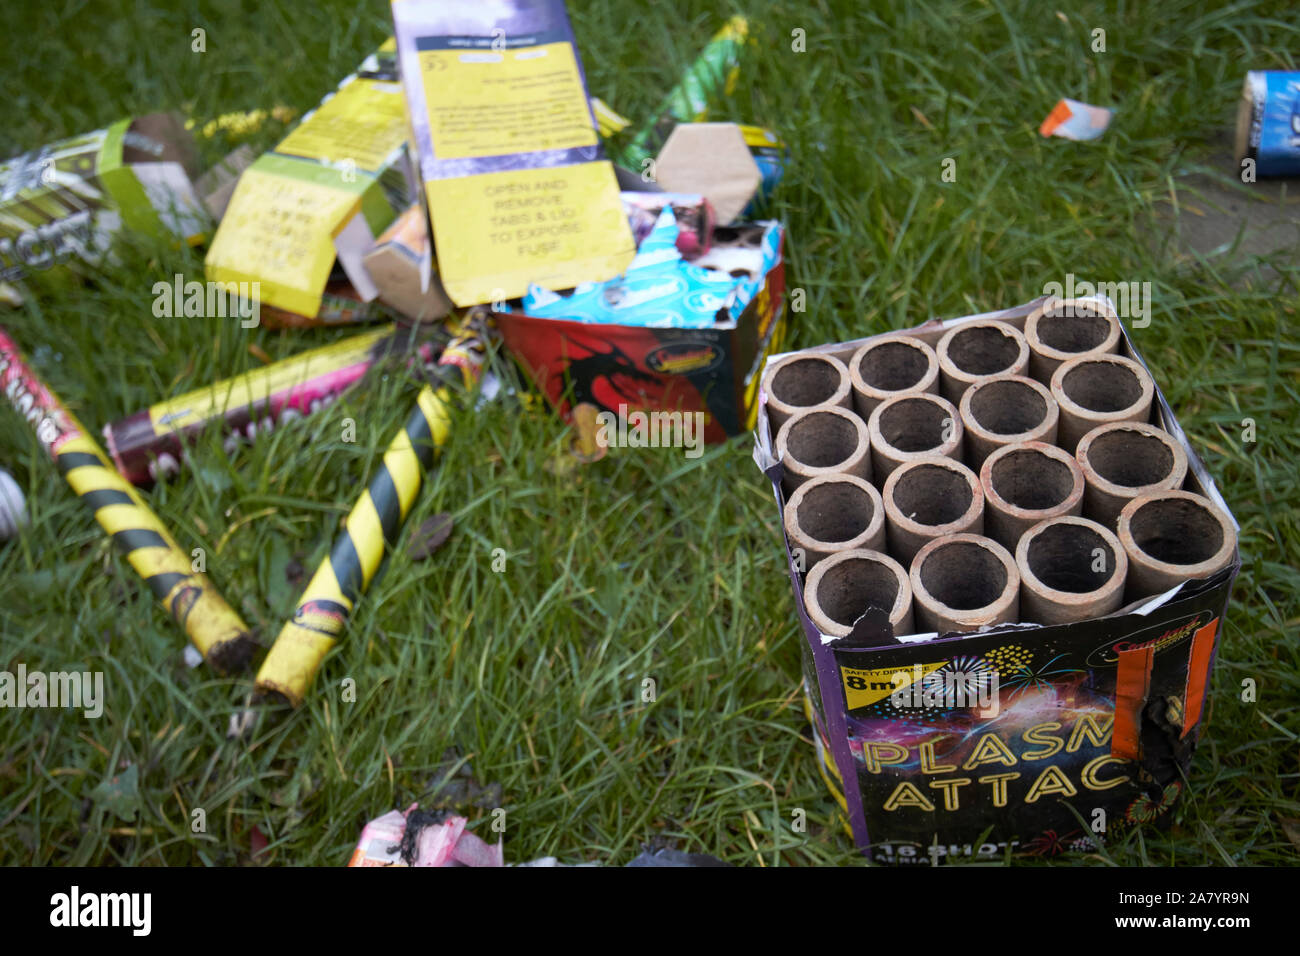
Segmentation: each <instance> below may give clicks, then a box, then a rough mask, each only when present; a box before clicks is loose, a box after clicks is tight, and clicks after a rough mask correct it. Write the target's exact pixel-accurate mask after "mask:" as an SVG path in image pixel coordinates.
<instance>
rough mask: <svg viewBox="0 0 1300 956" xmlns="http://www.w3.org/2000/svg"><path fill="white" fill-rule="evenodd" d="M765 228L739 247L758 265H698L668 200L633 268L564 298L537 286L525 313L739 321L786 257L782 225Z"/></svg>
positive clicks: (653, 321) (618, 320)
mask: <svg viewBox="0 0 1300 956" xmlns="http://www.w3.org/2000/svg"><path fill="white" fill-rule="evenodd" d="M761 229H762V231H761V233H760V234H759V235H758V242H757V244H756V245H755V246H754V248H753V249H752V250H743V249H742V250H736V252H737V260H739V259H741V258H745V257H746V256H747V257H748V258H749V259H750V260H751V261H750V268H748V269H742V268H736V269H731V270H728V269H711V268H707V267H705V266H702V265H699V264H698V263H699V261H700V260H698V259H697V260H696V263H690V262H687V261H685V260H684V259H683V258H682V254H681V252H680V251H679V249H678V235H679V232H680V230H679V229H678V226H677V221H676V219H675V218H674V216H673V209H672V206H671V205H665V206H664V207H663V208H662V210H661V211H660V213H659V218H658V220H657V221H656V222H655V225H654V228H653V229H652V230H651V232H650V235H649V236H647V237H646V238H645V241H643V242H642V243H641V246H640V248H639V249H637V254H636V258H635V259H633V260H632V264H631V265H630V266H628V268H627V272H626V273H624V274H623V275H621V276H618V277H617V278H614V279H610V280H609V281H608V282H591V283H586V284H584V285H581V286H579V287H578V288H576V289H574V290H573V292H572V293H571V294H569V295H563V296H562V295H559V294H557V293H554V292H551V291H549V290H547V289H543V288H541V287H540V286H530V287H529V289H528V292H527V293H526V294H525V295H524V298H523V308H524V312H526V313H527V314H528V315H531V316H536V317H538V318H560V319H572V320H574V321H578V322H593V323H603V324H615V325H642V326H647V327H650V328H675V329H683V328H687V329H696V328H710V327H712V326H714V325H716V324H717V323H719V322H730V323H734V322H735V321H736V320H737V319H738V318H739V317H740V316H741V315H742V314H743V313H744V311H745V309H746V308H747V307H748V305H749V303H750V302H751V301H752V300H753V298H754V294H755V293H756V292H757V291H758V289H759V287H760V286H761V285H762V282H763V277H764V276H766V275H767V273H768V272H770V271H771V270H772V268H773V267H774V266H775V265H776V263H777V261H778V260H779V259H780V256H781V226H780V224H779V223H775V222H770V223H763V224H761ZM736 264H737V266H738V265H739V261H737V262H736Z"/></svg>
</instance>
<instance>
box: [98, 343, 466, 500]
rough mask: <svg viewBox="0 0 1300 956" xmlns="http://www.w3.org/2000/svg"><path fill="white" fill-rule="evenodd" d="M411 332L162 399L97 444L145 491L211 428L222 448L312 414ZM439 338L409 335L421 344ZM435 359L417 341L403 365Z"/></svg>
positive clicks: (110, 428)
mask: <svg viewBox="0 0 1300 956" xmlns="http://www.w3.org/2000/svg"><path fill="white" fill-rule="evenodd" d="M411 331H412V330H411V329H410V328H409V327H403V326H397V327H394V326H391V325H390V326H387V327H386V328H382V329H378V330H376V331H372V332H367V333H365V334H363V335H356V336H352V337H351V338H347V339H343V340H342V341H339V342H335V343H334V344H333V345H327V346H324V347H323V348H318V349H312V350H311V351H309V352H303V353H301V354H299V355H294V356H291V357H289V358H286V359H283V360H282V361H279V362H275V363H273V364H271V365H267V366H264V367H262V368H257V369H254V370H253V371H251V372H246V373H244V374H243V375H239V376H236V377H235V378H230V379H225V380H223V381H220V382H216V383H214V384H212V385H209V386H207V387H206V388H201V389H198V390H196V391H193V392H189V393H187V394H185V395H181V396H179V397H177V398H171V399H168V400H166V401H164V402H160V403H158V404H156V405H152V406H150V407H149V408H147V409H145V410H144V411H140V412H136V413H135V414H134V415H131V416H130V417H128V418H124V419H121V420H120V421H116V422H111V423H110V424H108V425H105V426H104V444H105V445H107V447H108V452H109V454H110V455H112V456H113V461H114V463H115V464H116V465H117V467H118V470H119V471H121V472H122V474H123V476H125V477H126V479H127V480H128V481H130V482H131V483H132V484H136V485H148V484H150V483H152V482H153V481H155V480H160V479H162V478H165V477H166V476H167V475H168V474H170V473H172V472H175V471H179V470H180V467H181V464H180V463H181V461H182V460H184V457H185V446H186V445H187V444H188V443H190V442H192V441H193V440H194V439H195V438H196V437H197V436H198V435H199V434H200V433H202V432H203V431H204V429H206V428H208V427H209V426H211V425H213V424H214V423H220V424H219V427H220V428H221V430H222V431H223V433H228V435H229V437H227V439H226V441H227V444H228V445H229V443H230V442H231V441H232V440H233V441H236V442H237V441H238V438H237V435H240V434H247V436H248V437H250V438H251V437H252V436H253V434H254V433H259V432H265V431H269V430H270V429H271V428H272V427H274V426H275V425H276V424H277V423H278V422H280V421H281V420H283V419H289V418H293V417H302V416H305V415H311V414H313V413H314V412H315V411H317V410H318V409H320V408H322V407H323V406H325V405H327V404H329V403H330V402H333V401H334V400H335V399H337V398H338V397H339V396H340V395H342V394H343V392H345V391H346V390H347V389H349V388H350V387H351V386H352V385H353V384H355V383H356V382H357V381H358V380H359V379H360V378H361V377H362V376H363V375H365V374H366V373H367V372H368V371H369V370H370V369H371V368H372V367H373V366H374V365H375V364H376V363H377V362H381V361H384V360H385V359H387V358H388V357H389V356H391V355H393V354H394V353H396V352H399V351H401V352H405V351H407V347H408V346H409V345H411V344H412V343H411ZM440 331H441V330H440V329H437V328H435V329H433V330H432V331H429V330H426V329H417V330H416V332H417V334H418V335H419V336H420V337H421V339H427V338H429V337H430V336H432V337H433V338H435V339H436V338H437V337H438V336H439V334H440ZM436 354H437V353H436V349H435V347H434V344H433V342H430V341H418V342H416V343H415V344H414V351H413V352H412V353H411V354H410V355H409V356H408V358H409V359H410V360H411V361H413V362H431V361H433V357H434V355H436Z"/></svg>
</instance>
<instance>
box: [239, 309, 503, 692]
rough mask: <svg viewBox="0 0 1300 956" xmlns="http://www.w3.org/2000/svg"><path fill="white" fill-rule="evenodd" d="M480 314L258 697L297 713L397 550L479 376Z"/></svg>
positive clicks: (295, 620) (270, 664)
mask: <svg viewBox="0 0 1300 956" xmlns="http://www.w3.org/2000/svg"><path fill="white" fill-rule="evenodd" d="M481 315H482V313H481V312H476V314H475V317H473V318H472V319H471V320H470V321H468V322H466V323H465V324H463V325H462V326H461V327H460V328H458V329H457V330H456V334H455V335H454V337H453V338H452V341H451V342H449V343H448V344H447V346H446V347H445V348H444V349H443V352H442V355H441V357H440V358H439V361H438V365H437V367H436V369H435V371H434V374H432V375H431V376H430V381H429V382H428V384H426V385H424V386H423V387H422V388H421V389H420V392H419V394H418V395H417V396H416V401H415V407H414V408H413V409H412V410H411V413H410V415H409V416H408V418H407V420H406V423H405V424H404V425H403V426H402V428H401V429H400V430H399V431H398V432H397V434H396V435H394V436H393V439H392V441H390V442H389V445H388V448H387V450H386V451H385V452H384V457H383V460H382V461H381V462H380V465H379V468H378V469H377V471H376V472H375V474H374V475H373V476H372V477H371V480H370V484H369V485H368V486H367V487H366V490H365V491H364V492H362V494H361V497H360V498H359V499H358V500H357V502H356V504H355V505H354V506H353V508H352V510H351V512H349V514H348V517H347V519H346V521H345V522H344V527H343V530H342V531H340V532H339V534H338V535H337V536H336V537H335V539H334V544H333V547H332V548H331V549H330V553H329V554H328V555H326V557H325V559H324V560H323V561H322V562H321V563H320V565H319V566H318V567H317V569H316V573H315V574H313V575H312V578H311V580H310V581H309V582H308V584H307V587H306V589H305V590H304V592H303V594H302V596H301V598H300V599H299V601H298V605H297V607H296V609H295V611H294V614H293V617H292V618H291V619H290V620H289V621H288V622H287V623H286V624H285V625H284V627H283V628H282V629H281V631H280V634H279V636H278V637H277V638H276V641H275V644H274V645H272V647H271V650H270V652H269V653H268V654H267V656H266V659H265V660H264V661H263V662H262V666H261V668H260V669H259V670H258V672H257V690H258V692H259V693H260V694H263V695H270V694H276V695H279V696H280V697H282V698H284V699H285V700H286V701H288V702H289V703H291V704H293V705H295V706H297V705H298V704H299V703H301V702H302V699H303V696H304V695H305V694H306V692H307V690H308V688H309V687H310V686H311V682H312V680H313V679H314V678H315V676H316V671H317V669H318V668H319V667H320V665H321V661H323V660H324V658H325V655H326V654H327V653H329V650H330V649H331V648H332V647H333V646H334V645H335V643H337V642H338V640H339V639H340V638H341V637H342V636H343V632H344V629H345V628H346V626H347V623H348V620H349V618H350V617H351V615H352V611H353V609H354V608H355V607H356V603H357V601H359V600H360V599H361V596H362V595H363V594H364V593H365V591H366V589H367V588H368V587H369V586H370V583H371V581H372V580H374V577H375V574H376V573H377V572H378V570H379V565H380V563H381V562H382V561H383V559H384V556H385V554H386V553H387V552H388V551H389V550H391V549H392V548H393V547H394V546H395V545H396V543H397V541H398V536H399V534H400V532H401V529H402V525H403V524H404V523H405V522H406V517H407V515H409V514H410V512H411V508H412V507H414V505H415V501H416V498H417V497H418V495H419V493H420V488H421V487H422V485H423V482H424V475H425V472H426V471H427V470H428V469H429V468H430V467H432V465H433V460H434V456H435V454H436V453H437V450H438V449H439V448H441V447H442V445H443V444H444V443H445V442H446V440H447V436H448V434H449V433H450V429H451V409H452V406H453V404H454V403H455V401H456V394H457V392H458V390H460V389H462V388H464V387H465V386H466V385H469V384H471V383H473V382H476V381H477V380H478V378H479V376H480V375H481V373H482V368H483V360H484V355H485V352H486V335H487V332H486V329H485V327H484V325H483V324H481V322H482V320H481V319H480V318H479V316H481Z"/></svg>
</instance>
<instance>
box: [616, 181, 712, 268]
mask: <svg viewBox="0 0 1300 956" xmlns="http://www.w3.org/2000/svg"><path fill="white" fill-rule="evenodd" d="M622 196H623V208H624V209H625V210H626V211H627V218H628V224H629V225H630V226H631V227H632V237H633V238H634V239H635V240H636V244H637V248H638V250H639V249H640V247H641V244H642V243H643V242H645V240H646V239H648V238H649V236H650V233H651V232H653V231H654V227H655V223H656V222H658V221H659V216H660V215H661V214H662V213H663V211H664V207H665V206H668V207H670V208H671V209H672V211H673V218H674V219H676V221H677V251H678V252H680V253H681V254H682V258H684V259H697V258H699V257H700V256H702V255H704V253H706V252H708V251H709V246H710V244H711V243H712V242H713V226H714V224H715V217H714V215H713V207H712V206H711V205H709V201H708V200H707V199H705V198H704V197H703V196H698V195H690V194H687V193H637V192H624V193H623V194H622ZM633 261H635V260H633Z"/></svg>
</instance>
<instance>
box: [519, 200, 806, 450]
mask: <svg viewBox="0 0 1300 956" xmlns="http://www.w3.org/2000/svg"><path fill="white" fill-rule="evenodd" d="M784 240H785V229H784V227H783V226H782V225H781V224H780V223H750V224H743V225H738V226H729V227H724V228H719V229H716V230H715V231H714V240H713V244H712V247H711V248H710V250H709V252H708V253H707V254H706V255H705V256H703V257H701V258H699V259H697V260H695V262H694V263H692V266H703V265H705V264H712V265H713V267H714V268H723V269H724V271H725V272H726V273H731V272H732V271H733V270H735V271H741V270H742V269H743V270H744V275H733V276H732V278H733V279H735V280H736V286H735V288H736V290H737V292H736V299H735V300H733V302H732V305H736V304H737V303H738V302H739V301H740V300H741V299H742V298H743V299H744V300H745V304H744V305H743V306H741V307H740V308H739V311H738V313H735V310H729V311H728V312H727V313H726V315H725V316H724V317H722V318H719V316H718V314H715V316H714V320H713V321H709V322H707V323H706V324H704V325H702V326H700V327H698V328H674V327H671V326H670V325H667V324H666V325H665V326H663V327H651V326H649V325H647V324H644V323H641V324H631V323H629V322H626V321H615V322H602V323H594V322H590V321H583V320H581V319H569V318H562V317H548V318H541V317H538V316H534V315H531V314H521V313H518V312H500V313H498V314H497V315H496V323H497V327H498V328H499V329H500V331H501V337H502V340H503V341H504V343H505V345H506V347H507V348H508V349H509V350H510V352H511V353H512V355H513V356H514V358H515V359H516V361H517V362H518V363H519V364H520V366H522V368H523V369H524V371H525V372H526V374H527V375H528V376H529V378H530V379H531V380H532V381H533V382H534V383H535V384H536V386H537V388H538V390H539V391H540V392H541V393H542V394H543V395H544V396H545V397H546V399H547V400H548V401H549V402H550V403H551V405H552V406H553V407H554V408H555V409H556V410H557V411H558V412H559V413H560V414H561V415H562V416H564V417H565V418H569V417H571V415H572V412H573V409H574V408H575V407H577V406H580V405H582V404H584V403H586V404H590V405H594V406H595V407H596V408H597V410H598V411H600V412H610V413H613V414H615V415H618V414H619V413H620V410H621V411H622V412H624V413H628V414H634V413H637V412H647V413H653V412H668V413H692V414H693V413H695V412H700V413H702V414H703V415H704V425H705V429H704V435H705V441H707V442H709V443H717V442H721V441H724V440H726V438H727V437H728V436H730V435H738V434H740V433H742V432H745V431H748V430H750V429H751V428H753V427H754V421H755V417H754V416H755V415H756V414H757V407H758V406H757V398H758V389H759V371H760V369H761V367H762V365H763V361H764V359H765V358H766V357H767V356H768V355H770V354H771V353H772V352H774V351H779V350H780V348H781V344H782V342H783V341H784V339H785V334H786V328H787V325H786V315H785V263H784V259H783V255H782V249H783V243H784ZM674 251H675V250H674ZM756 254H757V255H756ZM755 263H757V267H756V268H755ZM567 301H568V300H563V302H562V303H561V304H559V305H557V306H555V309H556V313H555V314H556V316H561V315H563V306H564V305H565V304H567Z"/></svg>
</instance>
